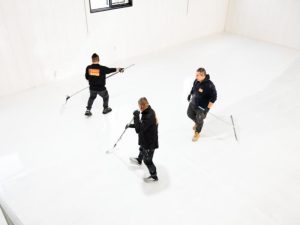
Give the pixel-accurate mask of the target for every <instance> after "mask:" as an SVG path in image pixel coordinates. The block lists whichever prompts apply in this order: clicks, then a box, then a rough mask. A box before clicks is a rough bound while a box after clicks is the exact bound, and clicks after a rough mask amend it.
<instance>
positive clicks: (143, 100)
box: [138, 97, 149, 105]
mask: <svg viewBox="0 0 300 225" xmlns="http://www.w3.org/2000/svg"><path fill="white" fill-rule="evenodd" d="M138 103H139V105H149V102H148V100H147V98H146V97H142V98H140V99H139V101H138Z"/></svg>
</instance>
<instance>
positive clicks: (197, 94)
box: [187, 68, 217, 141]
mask: <svg viewBox="0 0 300 225" xmlns="http://www.w3.org/2000/svg"><path fill="white" fill-rule="evenodd" d="M216 100H217V91H216V88H215V85H214V83H213V82H212V81H211V80H210V76H209V75H208V74H206V71H205V69H204V68H199V69H198V70H197V72H196V80H195V81H194V84H193V88H192V90H191V92H190V94H189V96H188V101H189V102H190V104H189V107H188V110H187V115H188V117H189V118H191V119H192V120H193V121H194V122H195V125H194V127H193V130H194V131H195V133H194V137H193V141H198V139H199V137H200V132H201V130H202V127H203V123H204V119H205V118H206V115H207V113H208V111H209V110H210V109H211V108H212V106H213V104H214V102H215V101H216Z"/></svg>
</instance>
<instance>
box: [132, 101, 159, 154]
mask: <svg viewBox="0 0 300 225" xmlns="http://www.w3.org/2000/svg"><path fill="white" fill-rule="evenodd" d="M130 127H134V128H135V131H136V133H138V135H139V145H140V146H141V147H142V148H145V149H156V148H158V129H157V128H158V123H157V120H156V114H155V112H154V110H153V109H152V108H151V106H149V107H148V108H147V109H145V110H144V111H143V112H142V118H141V120H140V118H139V117H134V124H132V125H131V126H130Z"/></svg>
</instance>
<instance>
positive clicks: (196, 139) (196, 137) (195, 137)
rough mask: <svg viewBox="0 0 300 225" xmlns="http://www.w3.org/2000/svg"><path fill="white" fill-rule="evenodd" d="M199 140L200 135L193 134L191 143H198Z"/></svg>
mask: <svg viewBox="0 0 300 225" xmlns="http://www.w3.org/2000/svg"><path fill="white" fill-rule="evenodd" d="M199 138H200V134H199V133H198V132H195V134H194V137H193V139H192V141H193V142H196V141H198V140H199Z"/></svg>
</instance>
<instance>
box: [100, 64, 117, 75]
mask: <svg viewBox="0 0 300 225" xmlns="http://www.w3.org/2000/svg"><path fill="white" fill-rule="evenodd" d="M103 68H104V71H105V73H106V74H110V73H113V72H116V71H117V68H109V67H106V66H104V67H103Z"/></svg>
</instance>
